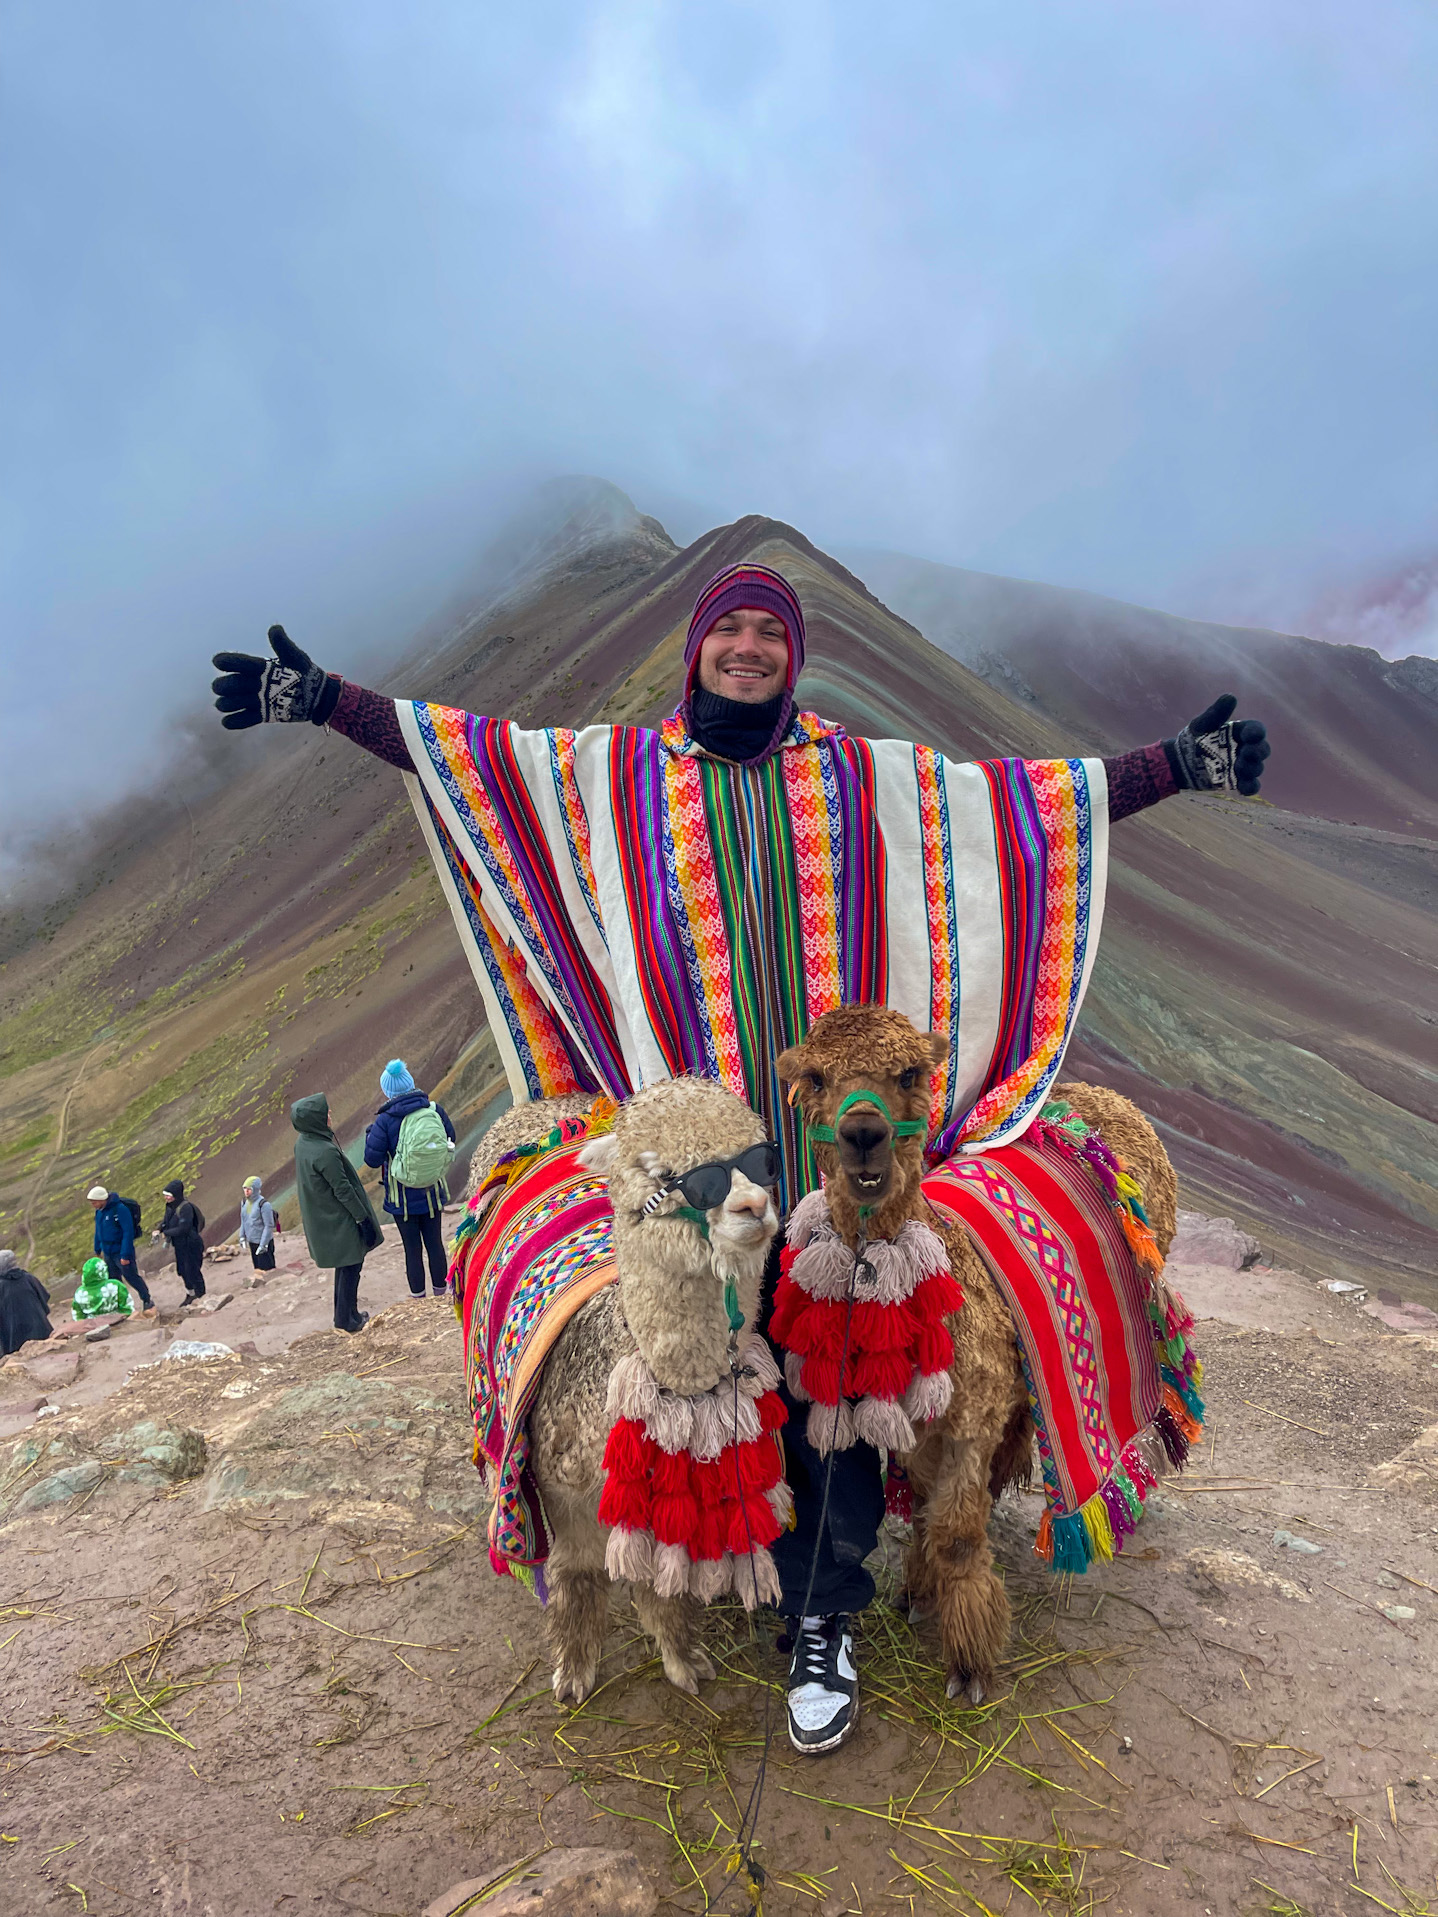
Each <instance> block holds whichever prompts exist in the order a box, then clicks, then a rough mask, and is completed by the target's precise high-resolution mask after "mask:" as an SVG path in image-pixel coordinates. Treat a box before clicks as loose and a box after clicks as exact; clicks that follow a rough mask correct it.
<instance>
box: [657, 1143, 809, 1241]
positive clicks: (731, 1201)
mask: <svg viewBox="0 0 1438 1917" xmlns="http://www.w3.org/2000/svg"><path fill="white" fill-rule="evenodd" d="M760 1142H762V1141H760ZM711 1162H712V1161H711ZM640 1163H641V1167H642V1169H643V1170H644V1171H645V1172H647V1173H648V1175H649V1177H650V1178H651V1179H652V1180H653V1190H654V1192H656V1193H657V1192H661V1191H663V1189H664V1186H665V1184H667V1183H668V1181H669V1180H670V1179H671V1178H673V1177H676V1176H678V1173H677V1172H676V1171H675V1169H674V1168H673V1167H672V1166H668V1165H665V1164H664V1163H663V1162H662V1158H661V1154H660V1153H658V1152H641V1154H640ZM684 1169H685V1170H692V1169H693V1167H692V1166H688V1167H685V1168H684ZM683 1202H684V1195H683V1193H682V1192H679V1193H676V1194H675V1195H674V1199H673V1203H674V1204H675V1205H679V1204H683ZM669 1209H670V1206H669V1204H668V1203H667V1202H666V1203H665V1204H663V1205H662V1206H661V1209H660V1211H659V1214H658V1215H659V1216H661V1217H662V1216H663V1215H664V1212H665V1211H666V1210H669ZM704 1215H705V1218H706V1219H707V1221H708V1225H709V1245H710V1250H711V1254H712V1256H713V1258H714V1262H715V1263H716V1264H723V1263H724V1262H725V1256H724V1254H726V1253H732V1254H734V1255H735V1257H736V1258H738V1259H740V1260H741V1262H745V1263H747V1262H748V1260H750V1259H751V1258H752V1257H753V1255H754V1252H755V1250H756V1249H758V1250H759V1251H760V1252H761V1253H762V1252H766V1251H767V1250H768V1249H769V1242H770V1240H771V1239H772V1238H773V1236H774V1234H775V1232H776V1231H778V1229H779V1215H778V1213H777V1212H776V1211H775V1209H774V1201H773V1198H772V1196H771V1195H770V1192H769V1190H768V1189H767V1188H766V1187H765V1186H763V1185H760V1184H756V1183H755V1182H754V1180H753V1179H752V1178H749V1177H746V1175H745V1174H744V1172H742V1171H741V1170H739V1168H738V1167H737V1166H735V1167H733V1168H732V1169H731V1170H730V1173H729V1190H728V1191H727V1193H726V1194H725V1195H724V1197H723V1199H721V1201H720V1202H719V1203H718V1204H717V1205H711V1206H710V1207H709V1209H708V1210H707V1211H706V1212H705V1214H704Z"/></svg>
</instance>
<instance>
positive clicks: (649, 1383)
mask: <svg viewBox="0 0 1438 1917" xmlns="http://www.w3.org/2000/svg"><path fill="white" fill-rule="evenodd" d="M737 1356H738V1362H739V1366H740V1370H739V1373H738V1376H737V1378H730V1379H726V1380H724V1381H723V1382H722V1383H720V1384H717V1385H715V1386H714V1388H713V1389H712V1390H710V1391H702V1392H699V1393H697V1394H696V1395H695V1396H693V1397H688V1398H682V1397H679V1396H678V1395H677V1394H676V1393H674V1392H672V1391H666V1390H663V1389H662V1388H661V1387H660V1386H659V1385H658V1384H657V1383H656V1381H655V1378H654V1374H653V1372H652V1371H651V1370H650V1369H649V1367H648V1365H647V1364H645V1362H644V1360H643V1358H641V1357H640V1356H639V1354H638V1352H635V1353H634V1354H633V1355H632V1356H631V1357H628V1358H624V1359H621V1361H620V1362H619V1363H618V1364H617V1365H616V1366H615V1367H614V1370H613V1372H612V1374H611V1376H610V1380H609V1414H610V1416H611V1417H612V1418H613V1419H614V1423H613V1424H612V1426H611V1427H610V1432H609V1440H608V1443H607V1444H606V1445H605V1447H604V1490H603V1492H602V1494H601V1496H600V1500H599V1521H600V1523H601V1524H604V1525H607V1526H608V1527H609V1542H608V1546H607V1548H606V1551H605V1558H604V1562H605V1567H606V1569H607V1570H608V1572H609V1575H610V1576H611V1577H612V1578H627V1579H629V1580H630V1581H631V1582H633V1583H636V1584H652V1585H653V1586H654V1589H655V1591H656V1592H657V1593H658V1595H659V1596H660V1597H681V1596H683V1595H685V1594H688V1595H689V1596H691V1597H695V1598H698V1599H699V1600H700V1601H701V1602H702V1603H705V1604H708V1603H710V1602H712V1600H713V1599H715V1598H717V1597H722V1596H723V1595H724V1594H725V1593H726V1592H728V1591H736V1592H737V1593H738V1594H739V1596H740V1598H742V1600H743V1602H744V1606H745V1608H746V1609H747V1610H752V1609H753V1607H754V1606H755V1604H776V1603H778V1601H779V1574H778V1572H777V1570H776V1569H775V1566H774V1560H773V1558H772V1557H771V1556H770V1554H769V1549H768V1547H769V1546H770V1545H771V1544H772V1543H773V1542H774V1540H775V1538H777V1537H778V1535H779V1533H780V1531H782V1530H783V1529H784V1527H785V1526H786V1525H787V1524H788V1522H789V1519H790V1517H791V1516H792V1513H793V1509H794V1501H793V1498H792V1496H791V1494H790V1491H789V1487H788V1485H787V1484H786V1483H785V1481H784V1453H783V1447H782V1445H781V1443H780V1441H779V1438H778V1432H779V1428H780V1427H781V1425H782V1424H783V1423H784V1419H785V1416H786V1413H785V1410H784V1405H783V1401H782V1400H781V1398H780V1397H779V1394H778V1391H777V1390H776V1389H775V1387H776V1386H777V1385H778V1382H779V1372H778V1368H777V1367H776V1365H775V1363H774V1359H773V1357H772V1355H771V1354H770V1351H769V1347H768V1346H767V1345H766V1344H765V1342H764V1340H763V1339H762V1338H760V1337H758V1336H756V1335H755V1334H754V1333H752V1332H751V1333H750V1335H749V1336H748V1337H747V1338H745V1339H744V1340H743V1342H742V1343H741V1345H740V1347H739V1350H738V1354H737Z"/></svg>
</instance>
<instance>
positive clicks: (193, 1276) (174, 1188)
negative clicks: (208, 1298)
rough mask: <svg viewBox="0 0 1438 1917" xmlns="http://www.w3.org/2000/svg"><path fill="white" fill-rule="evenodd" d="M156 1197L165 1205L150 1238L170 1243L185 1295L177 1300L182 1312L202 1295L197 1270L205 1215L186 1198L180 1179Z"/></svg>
mask: <svg viewBox="0 0 1438 1917" xmlns="http://www.w3.org/2000/svg"><path fill="white" fill-rule="evenodd" d="M160 1196H161V1197H162V1198H163V1199H164V1201H165V1216H164V1217H163V1219H161V1221H160V1223H159V1224H158V1225H157V1226H156V1227H155V1229H154V1231H152V1232H151V1234H150V1236H151V1237H152V1238H167V1239H168V1240H169V1241H170V1250H171V1251H172V1252H174V1254H175V1270H176V1271H177V1272H179V1274H180V1276H181V1278H183V1279H184V1281H185V1295H184V1297H183V1298H182V1299H181V1300H180V1309H181V1311H183V1310H184V1309H185V1306H186V1305H192V1304H194V1303H195V1301H196V1299H198V1298H203V1297H204V1295H205V1274H204V1272H203V1271H202V1270H201V1261H202V1260H203V1258H204V1256H205V1241H204V1239H203V1238H202V1237H201V1236H200V1234H201V1232H203V1230H204V1229H205V1214H204V1213H203V1212H202V1211H201V1210H200V1208H199V1206H198V1205H197V1204H196V1203H195V1202H194V1200H193V1199H192V1198H186V1196H185V1181H184V1180H183V1179H182V1178H172V1179H171V1180H170V1182H169V1184H168V1185H166V1187H165V1189H164V1190H163V1191H162V1192H161V1194H160Z"/></svg>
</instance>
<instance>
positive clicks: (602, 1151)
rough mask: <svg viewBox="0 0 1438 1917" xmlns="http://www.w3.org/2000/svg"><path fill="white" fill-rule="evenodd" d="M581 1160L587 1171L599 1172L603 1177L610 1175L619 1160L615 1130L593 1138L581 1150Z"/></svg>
mask: <svg viewBox="0 0 1438 1917" xmlns="http://www.w3.org/2000/svg"><path fill="white" fill-rule="evenodd" d="M579 1162H580V1164H581V1165H583V1166H584V1168H585V1170H586V1171H592V1172H598V1173H599V1176H600V1177H601V1178H608V1177H610V1176H611V1174H612V1173H613V1171H614V1167H615V1165H616V1164H617V1163H618V1162H619V1147H618V1145H616V1144H615V1142H614V1134H613V1132H605V1133H604V1134H603V1135H602V1136H601V1137H599V1138H591V1139H590V1141H589V1143H588V1144H587V1145H586V1146H584V1148H583V1149H582V1150H581V1152H580V1154H579Z"/></svg>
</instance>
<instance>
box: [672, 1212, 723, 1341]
mask: <svg viewBox="0 0 1438 1917" xmlns="http://www.w3.org/2000/svg"><path fill="white" fill-rule="evenodd" d="M680 1221H682V1222H683V1223H684V1224H686V1225H697V1226H698V1227H699V1231H700V1235H701V1236H702V1238H703V1239H704V1242H705V1243H706V1244H708V1242H709V1219H708V1215H707V1214H706V1213H705V1212H702V1211H698V1210H696V1209H695V1207H694V1206H693V1205H676V1206H675V1208H674V1210H673V1211H665V1212H659V1213H658V1214H657V1215H656V1218H655V1222H656V1223H657V1224H661V1225H662V1224H665V1223H668V1222H676V1223H677V1222H680ZM724 1315H725V1317H726V1318H727V1319H728V1320H729V1330H730V1333H731V1335H732V1334H733V1333H735V1332H737V1331H741V1330H742V1329H743V1327H744V1313H743V1310H742V1308H741V1307H740V1304H739V1287H738V1285H737V1284H736V1283H735V1281H734V1280H733V1279H732V1278H726V1279H725V1280H724Z"/></svg>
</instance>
